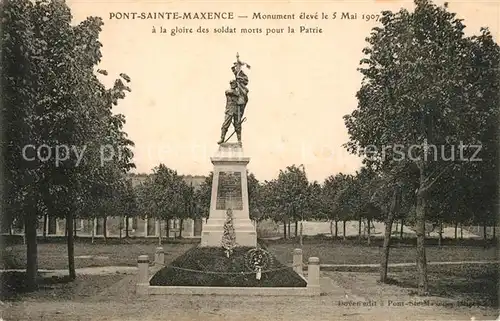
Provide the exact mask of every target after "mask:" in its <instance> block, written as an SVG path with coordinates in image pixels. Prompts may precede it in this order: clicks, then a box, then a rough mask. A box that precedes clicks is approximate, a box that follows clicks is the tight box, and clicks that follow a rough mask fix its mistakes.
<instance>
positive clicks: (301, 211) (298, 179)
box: [273, 165, 310, 239]
mask: <svg viewBox="0 0 500 321" xmlns="http://www.w3.org/2000/svg"><path fill="white" fill-rule="evenodd" d="M300 167H302V168H300ZM275 187H276V188H275V189H274V190H273V191H274V193H273V194H274V195H275V197H276V200H275V202H274V204H275V205H277V210H278V211H279V212H281V213H283V215H284V218H287V219H292V220H294V221H295V236H296V237H297V236H298V230H299V229H298V222H299V221H303V220H305V219H307V214H308V210H307V209H308V206H309V205H310V194H309V192H308V190H309V181H308V180H307V176H306V172H305V169H304V167H303V166H299V167H297V166H295V165H292V166H287V167H286V169H285V170H280V173H279V175H278V179H277V181H276V185H275ZM301 224H302V222H301ZM300 230H302V229H300ZM300 239H302V235H300Z"/></svg>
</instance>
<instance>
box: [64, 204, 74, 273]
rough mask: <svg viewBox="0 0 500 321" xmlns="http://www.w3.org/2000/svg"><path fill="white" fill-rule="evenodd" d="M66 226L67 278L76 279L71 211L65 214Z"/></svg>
mask: <svg viewBox="0 0 500 321" xmlns="http://www.w3.org/2000/svg"><path fill="white" fill-rule="evenodd" d="M66 222H67V224H66V226H67V227H68V238H67V245H68V273H69V279H70V280H74V279H76V271H75V239H74V237H75V235H74V231H73V228H74V222H73V213H72V211H71V210H70V211H68V213H67V214H66Z"/></svg>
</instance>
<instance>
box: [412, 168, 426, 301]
mask: <svg viewBox="0 0 500 321" xmlns="http://www.w3.org/2000/svg"><path fill="white" fill-rule="evenodd" d="M426 178H427V177H426V172H425V163H424V164H422V165H421V169H420V189H419V190H418V191H417V202H416V203H417V205H416V209H415V225H416V226H415V232H416V234H417V249H416V254H417V257H416V261H417V273H418V292H419V295H426V294H427V292H428V289H429V283H428V279H427V258H426V255H425V212H426V206H427V202H426V201H427V200H426V197H427V195H426V191H425V190H422V187H423V185H424V184H425V180H426ZM424 188H425V187H424Z"/></svg>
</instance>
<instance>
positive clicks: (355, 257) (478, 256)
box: [267, 240, 498, 264]
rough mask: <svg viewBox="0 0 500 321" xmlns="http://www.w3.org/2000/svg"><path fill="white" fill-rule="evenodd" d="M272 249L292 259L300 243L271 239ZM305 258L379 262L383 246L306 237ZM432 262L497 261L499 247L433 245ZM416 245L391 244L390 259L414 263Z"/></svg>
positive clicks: (429, 253)
mask: <svg viewBox="0 0 500 321" xmlns="http://www.w3.org/2000/svg"><path fill="white" fill-rule="evenodd" d="M267 243H268V244H267V245H268V247H269V249H270V250H271V251H272V252H273V253H274V254H275V255H276V256H277V257H278V259H279V260H280V261H281V262H292V257H293V254H292V252H293V249H294V248H298V247H299V245H298V244H295V243H290V242H287V243H284V242H275V243H274V242H267ZM302 250H303V258H304V261H305V262H307V259H308V258H309V257H311V256H316V257H319V259H320V262H321V263H322V264H376V263H379V261H380V256H381V253H382V248H381V247H380V246H379V245H372V246H367V245H366V244H356V243H354V242H351V243H342V242H340V241H339V242H328V241H315V240H311V241H306V242H304V245H303V246H302ZM426 256H427V261H428V262H446V261H451V262H457V261H494V260H497V259H498V257H497V249H496V248H494V247H490V248H484V247H482V246H450V245H448V246H441V247H438V246H429V247H427V248H426ZM414 262H415V247H414V246H408V245H400V246H395V247H391V249H390V254H389V263H414Z"/></svg>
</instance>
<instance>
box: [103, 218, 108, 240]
mask: <svg viewBox="0 0 500 321" xmlns="http://www.w3.org/2000/svg"><path fill="white" fill-rule="evenodd" d="M102 235H103V236H104V243H106V242H107V241H108V217H107V216H106V215H104V217H103V221H102Z"/></svg>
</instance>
